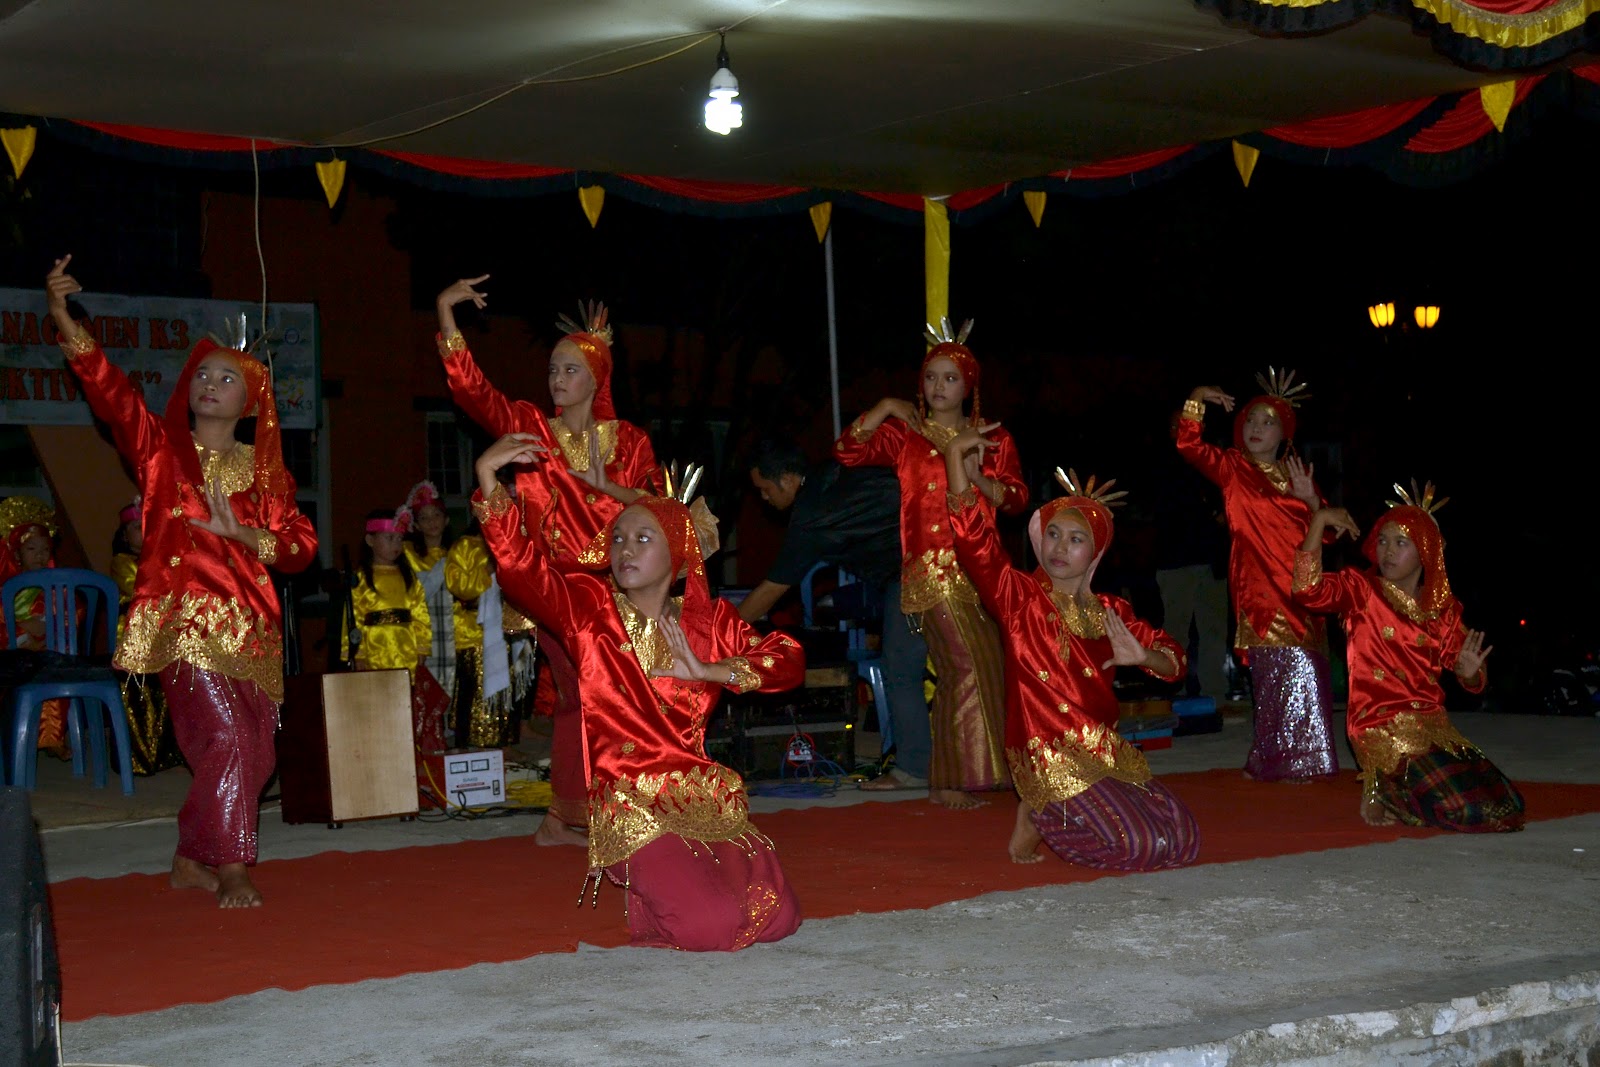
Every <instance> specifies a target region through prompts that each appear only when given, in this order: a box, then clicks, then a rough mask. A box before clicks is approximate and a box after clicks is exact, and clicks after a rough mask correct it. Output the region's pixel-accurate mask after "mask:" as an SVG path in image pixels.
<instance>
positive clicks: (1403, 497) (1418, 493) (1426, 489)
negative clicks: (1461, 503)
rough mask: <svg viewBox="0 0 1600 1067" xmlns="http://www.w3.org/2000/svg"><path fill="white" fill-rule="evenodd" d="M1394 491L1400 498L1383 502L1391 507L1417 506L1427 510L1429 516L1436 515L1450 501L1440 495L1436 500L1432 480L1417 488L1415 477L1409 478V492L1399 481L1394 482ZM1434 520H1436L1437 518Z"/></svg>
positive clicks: (1419, 508) (1421, 509)
mask: <svg viewBox="0 0 1600 1067" xmlns="http://www.w3.org/2000/svg"><path fill="white" fill-rule="evenodd" d="M1394 491H1395V493H1396V494H1397V495H1398V496H1399V497H1400V499H1399V500H1385V501H1384V503H1385V504H1388V505H1389V506H1390V507H1391V508H1398V507H1409V508H1417V509H1418V510H1420V511H1425V512H1427V513H1428V516H1429V517H1430V518H1432V517H1433V516H1434V515H1437V514H1438V513H1439V509H1440V508H1442V507H1444V506H1445V505H1446V504H1448V503H1450V498H1449V497H1441V498H1440V499H1438V500H1435V499H1434V498H1433V493H1434V490H1433V483H1432V482H1426V483H1424V484H1423V486H1422V488H1421V489H1420V490H1419V489H1418V488H1417V480H1416V479H1415V478H1413V479H1411V491H1410V492H1409V493H1408V492H1406V490H1405V487H1404V486H1402V485H1401V484H1400V483H1399V482H1395V483H1394ZM1435 521H1436V522H1437V521H1438V520H1435Z"/></svg>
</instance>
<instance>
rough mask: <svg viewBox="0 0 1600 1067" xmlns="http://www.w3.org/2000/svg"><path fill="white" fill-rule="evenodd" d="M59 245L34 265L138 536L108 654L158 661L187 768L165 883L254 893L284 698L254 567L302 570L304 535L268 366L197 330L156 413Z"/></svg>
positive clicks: (136, 669)
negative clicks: (261, 801) (139, 547)
mask: <svg viewBox="0 0 1600 1067" xmlns="http://www.w3.org/2000/svg"><path fill="white" fill-rule="evenodd" d="M71 261H72V257H71V256H66V257H64V258H62V259H59V260H57V261H56V264H55V267H54V268H53V269H52V270H51V271H50V275H49V277H48V278H47V279H46V293H47V296H48V300H49V308H50V313H51V315H53V316H54V317H55V321H56V325H57V326H58V327H59V329H60V331H61V337H62V342H61V347H62V349H63V350H64V351H65V352H66V354H67V360H68V363H69V365H70V366H71V367H72V369H73V371H74V372H75V373H76V374H77V375H78V378H79V379H80V380H81V381H82V382H83V392H84V396H85V397H86V398H87V400H88V401H89V407H90V408H91V409H92V410H93V411H94V413H95V415H96V416H97V417H98V418H100V419H101V420H102V421H103V422H105V423H106V424H107V425H108V426H110V428H111V433H112V437H113V438H114V439H115V441H116V444H117V449H118V451H120V452H121V453H122V455H123V458H124V459H126V460H127V462H128V465H129V466H130V467H132V468H133V471H134V474H135V476H136V478H137V479H138V482H139V492H140V493H141V494H142V496H143V498H144V541H145V543H144V552H143V554H142V555H141V557H140V565H139V573H138V578H137V580H136V582H135V586H134V594H133V602H132V604H131V606H130V607H129V610H128V627H127V634H126V637H125V638H124V640H123V641H121V642H119V643H118V645H117V656H116V663H117V666H118V667H121V668H122V669H123V670H125V671H128V672H129V673H130V674H155V673H157V672H159V673H160V675H161V688H162V689H163V690H164V691H165V692H166V694H167V704H168V706H169V708H170V709H171V712H172V722H173V726H174V728H175V729H176V732H177V735H178V747H179V748H180V749H182V751H183V756H184V760H185V761H186V762H187V763H188V764H189V769H190V770H191V771H193V772H194V781H193V782H192V783H190V786H189V795H188V797H187V798H186V799H185V800H184V804H183V809H182V810H181V811H179V812H178V848H177V852H176V853H175V854H174V855H173V857H172V884H173V885H174V886H176V887H179V888H193V889H204V890H207V891H209V892H214V893H215V894H216V895H217V901H218V903H219V904H220V905H221V906H222V907H224V908H247V907H255V906H257V905H259V904H260V903H261V893H260V891H259V890H257V889H256V887H255V884H254V883H253V882H251V880H250V873H249V870H248V868H249V866H250V865H252V864H254V863H255V861H256V823H257V815H258V798H259V797H260V795H261V790H262V788H263V787H264V786H265V785H266V784H267V779H268V778H270V777H271V775H272V766H273V733H274V731H275V730H276V729H277V725H278V704H279V703H280V702H281V701H282V700H283V637H282V632H281V630H280V622H279V620H280V618H281V615H282V609H281V608H280V606H279V604H278V594H277V591H276V590H275V589H274V588H273V587H272V579H271V577H270V576H269V575H268V574H267V567H268V566H276V567H277V568H278V569H279V570H281V571H284V572H289V573H292V572H294V571H299V570H303V569H305V567H306V566H307V565H308V564H309V563H310V562H311V557H312V555H313V554H315V552H316V548H317V535H316V531H315V529H314V528H313V527H312V525H311V520H309V519H307V518H306V517H305V516H304V515H302V514H301V513H300V509H299V508H298V507H297V506H296V505H295V499H294V492H295V485H294V478H293V477H291V476H290V474H289V472H288V470H287V469H286V468H285V467H284V465H283V448H282V444H281V440H280V435H279V429H278V413H277V409H276V408H275V407H274V406H273V397H272V376H271V374H270V373H269V372H268V370H267V367H266V366H265V365H264V364H263V363H262V362H261V361H260V360H258V359H256V358H255V357H253V356H251V355H249V354H248V353H246V352H241V351H234V350H233V349H229V348H223V347H221V346H220V345H217V344H215V343H214V342H212V341H210V340H203V341H201V342H200V343H199V344H197V345H195V347H194V350H193V351H192V352H191V353H189V361H188V362H187V363H185V364H184V367H183V370H182V372H181V373H180V374H179V375H178V381H177V383H176V386H175V388H174V389H173V391H172V399H171V400H170V401H168V402H167V411H166V415H165V416H164V417H163V418H157V417H156V416H155V415H153V414H151V413H150V411H149V410H148V409H146V408H145V406H144V401H143V400H142V399H141V398H140V396H139V394H138V393H137V392H135V390H134V388H133V386H132V385H131V384H130V383H129V381H128V376H127V375H126V374H123V373H122V372H121V371H120V370H118V369H117V368H116V367H113V366H112V365H111V364H110V363H109V362H108V361H107V360H106V357H105V353H104V352H102V351H101V350H100V346H99V344H98V343H96V341H95V340H94V338H93V337H92V336H90V335H89V334H88V333H86V332H85V331H84V330H83V329H82V328H81V327H80V326H79V325H78V323H77V322H76V321H74V320H73V318H72V315H71V313H70V312H69V311H68V310H67V297H68V296H70V295H72V294H73V293H76V292H80V291H81V290H82V286H80V285H79V284H78V283H77V281H76V280H74V279H73V277H72V276H71V275H70V274H68V273H67V272H66V269H67V265H68V264H69V263H70V262H71ZM252 417H253V418H254V419H255V420H256V427H255V444H254V445H247V444H242V443H241V442H240V441H239V439H238V438H237V437H236V436H235V430H236V429H237V428H238V425H239V420H240V419H244V418H252Z"/></svg>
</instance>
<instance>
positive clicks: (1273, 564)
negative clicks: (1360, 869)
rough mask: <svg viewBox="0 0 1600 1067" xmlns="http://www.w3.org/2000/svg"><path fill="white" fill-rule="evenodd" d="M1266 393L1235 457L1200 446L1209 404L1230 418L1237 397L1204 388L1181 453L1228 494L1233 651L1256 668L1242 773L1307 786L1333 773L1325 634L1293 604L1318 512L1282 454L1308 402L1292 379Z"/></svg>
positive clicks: (1191, 406) (1239, 429)
mask: <svg viewBox="0 0 1600 1067" xmlns="http://www.w3.org/2000/svg"><path fill="white" fill-rule="evenodd" d="M1256 380H1257V381H1258V382H1260V383H1261V387H1262V389H1263V390H1264V393H1263V394H1262V395H1261V396H1258V397H1255V398H1254V399H1252V400H1251V401H1250V402H1249V403H1247V404H1245V405H1244V407H1242V408H1241V409H1240V410H1239V413H1238V415H1237V416H1235V418H1234V420H1233V444H1234V447H1232V448H1218V447H1217V446H1215V445H1211V444H1207V443H1206V442H1205V441H1203V440H1201V437H1200V429H1201V424H1202V423H1203V422H1204V420H1205V417H1206V405H1207V404H1218V405H1220V406H1221V407H1222V409H1223V410H1224V411H1232V410H1233V409H1234V400H1233V397H1232V396H1230V395H1229V394H1227V393H1225V392H1223V391H1222V390H1221V389H1219V388H1217V387H1216V386H1214V385H1202V386H1200V387H1199V388H1197V389H1196V390H1195V391H1194V392H1193V393H1191V394H1189V399H1188V400H1186V401H1184V404H1183V418H1182V419H1181V420H1180V422H1179V425H1178V454H1179V455H1181V456H1183V458H1184V459H1186V460H1188V461H1189V462H1190V463H1191V464H1193V465H1194V467H1195V469H1196V470H1198V471H1199V472H1200V473H1201V474H1203V475H1205V476H1206V477H1207V478H1209V479H1211V481H1213V482H1215V483H1216V484H1217V486H1218V487H1219V488H1221V490H1222V501H1223V509H1224V511H1225V513H1226V515H1227V519H1228V532H1229V533H1230V534H1231V535H1232V540H1233V544H1232V547H1231V548H1230V550H1229V553H1228V591H1229V592H1230V593H1231V594H1232V595H1233V608H1234V611H1235V612H1236V613H1237V615H1238V628H1237V630H1236V632H1235V634H1234V639H1233V645H1234V650H1235V651H1236V652H1237V653H1238V654H1239V657H1240V659H1242V660H1244V661H1245V662H1246V663H1247V664H1248V665H1249V667H1250V688H1251V691H1252V693H1253V696H1254V701H1255V716H1254V721H1255V741H1254V743H1253V744H1252V745H1251V746H1250V755H1249V758H1248V759H1246V761H1245V765H1244V772H1245V774H1246V775H1248V776H1249V777H1251V778H1255V779H1257V780H1259V781H1266V782H1271V781H1284V780H1287V781H1297V782H1298V781H1306V780H1307V779H1311V778H1323V777H1327V776H1328V775H1332V774H1336V773H1338V770H1339V757H1338V755H1337V754H1336V753H1335V752H1334V749H1333V723H1332V714H1333V698H1332V696H1331V695H1330V692H1329V688H1328V653H1327V645H1328V640H1327V634H1326V632H1325V630H1324V628H1323V623H1322V620H1321V619H1320V618H1317V617H1316V616H1314V615H1312V614H1311V613H1310V612H1308V611H1306V609H1305V608H1303V607H1301V606H1300V605H1298V604H1296V603H1295V602H1294V599H1293V597H1291V596H1290V594H1289V585H1290V583H1291V581H1292V580H1293V573H1292V570H1293V563H1294V550H1295V548H1296V547H1297V546H1298V545H1299V544H1300V541H1301V539H1302V538H1303V537H1304V536H1305V532H1306V527H1307V525H1308V524H1309V523H1310V521H1311V513H1312V512H1313V511H1316V510H1317V509H1318V508H1320V507H1321V506H1322V497H1321V494H1320V493H1318V492H1317V487H1316V484H1315V483H1314V482H1313V481H1312V480H1311V474H1312V470H1311V467H1309V466H1307V465H1303V464H1301V462H1300V460H1299V459H1298V458H1297V457H1296V456H1294V455H1292V454H1290V455H1289V456H1288V457H1287V458H1286V459H1281V460H1280V452H1281V451H1282V450H1283V449H1284V447H1285V446H1287V447H1288V448H1289V449H1290V450H1291V451H1292V449H1293V443H1294V429H1295V408H1296V407H1297V406H1298V405H1299V403H1300V401H1302V400H1305V399H1308V397H1307V396H1306V395H1305V388H1306V387H1305V384H1304V383H1302V384H1300V385H1295V384H1294V372H1293V371H1285V372H1283V373H1282V374H1279V373H1278V371H1276V370H1274V369H1272V368H1268V373H1267V375H1265V376H1263V375H1257V376H1256Z"/></svg>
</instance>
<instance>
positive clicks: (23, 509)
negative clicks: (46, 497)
mask: <svg viewBox="0 0 1600 1067" xmlns="http://www.w3.org/2000/svg"><path fill="white" fill-rule="evenodd" d="M18 526H43V527H44V528H45V529H46V530H48V531H49V533H50V536H51V537H54V536H55V535H56V509H55V508H53V507H51V506H50V505H49V504H48V503H46V502H45V501H43V500H40V499H39V498H38V497H36V496H27V495H19V496H8V497H6V498H5V499H4V500H0V538H5V537H10V536H11V531H12V530H15V529H16V528H17V527H18Z"/></svg>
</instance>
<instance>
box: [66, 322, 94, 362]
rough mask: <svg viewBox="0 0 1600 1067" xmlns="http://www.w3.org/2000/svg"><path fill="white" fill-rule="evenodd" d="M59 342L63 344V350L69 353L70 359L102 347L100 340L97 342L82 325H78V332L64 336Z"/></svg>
mask: <svg viewBox="0 0 1600 1067" xmlns="http://www.w3.org/2000/svg"><path fill="white" fill-rule="evenodd" d="M57 343H58V344H60V345H61V351H63V352H65V353H66V354H67V358H68V359H77V358H78V357H79V356H87V355H88V354H89V353H90V352H93V351H94V350H95V349H96V348H98V347H100V346H99V342H97V341H96V340H95V339H94V337H93V336H92V335H91V334H90V333H89V331H87V330H85V329H84V328H83V327H82V326H79V327H78V332H77V333H75V334H73V335H72V336H71V337H63V338H61V340H60V341H59V342H57Z"/></svg>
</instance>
